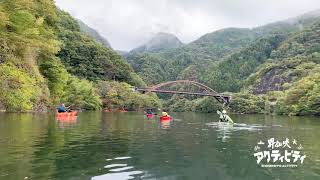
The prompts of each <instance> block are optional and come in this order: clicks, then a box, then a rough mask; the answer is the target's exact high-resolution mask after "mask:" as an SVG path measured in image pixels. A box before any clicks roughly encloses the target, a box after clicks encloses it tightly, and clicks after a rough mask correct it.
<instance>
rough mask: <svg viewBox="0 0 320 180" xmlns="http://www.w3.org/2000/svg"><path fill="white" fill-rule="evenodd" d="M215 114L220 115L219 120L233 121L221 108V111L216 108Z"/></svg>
mask: <svg viewBox="0 0 320 180" xmlns="http://www.w3.org/2000/svg"><path fill="white" fill-rule="evenodd" d="M217 114H218V115H219V116H220V117H219V118H220V122H227V123H233V121H232V119H231V118H230V117H229V116H228V115H227V111H226V110H222V113H221V112H220V111H219V110H218V111H217Z"/></svg>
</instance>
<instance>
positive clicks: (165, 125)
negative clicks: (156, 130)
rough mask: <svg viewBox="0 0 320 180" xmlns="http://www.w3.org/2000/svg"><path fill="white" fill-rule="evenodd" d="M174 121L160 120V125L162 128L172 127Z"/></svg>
mask: <svg viewBox="0 0 320 180" xmlns="http://www.w3.org/2000/svg"><path fill="white" fill-rule="evenodd" d="M172 121H173V120H164V121H160V127H161V129H170V127H171V123H172Z"/></svg>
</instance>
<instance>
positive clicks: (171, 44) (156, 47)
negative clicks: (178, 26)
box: [130, 32, 183, 54]
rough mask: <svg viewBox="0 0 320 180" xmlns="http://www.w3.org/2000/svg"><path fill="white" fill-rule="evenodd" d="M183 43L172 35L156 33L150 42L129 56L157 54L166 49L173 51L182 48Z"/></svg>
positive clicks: (131, 52)
mask: <svg viewBox="0 0 320 180" xmlns="http://www.w3.org/2000/svg"><path fill="white" fill-rule="evenodd" d="M182 45H183V43H182V42H181V41H180V40H179V39H178V38H177V37H176V36H175V35H173V34H169V33H163V32H160V33H157V34H156V35H155V36H154V37H153V38H152V39H151V40H149V41H148V42H147V43H145V44H144V45H142V46H140V47H138V48H135V49H133V50H131V51H130V54H136V53H145V52H159V51H163V50H167V49H173V48H177V47H180V46H182Z"/></svg>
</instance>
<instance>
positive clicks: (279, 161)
mask: <svg viewBox="0 0 320 180" xmlns="http://www.w3.org/2000/svg"><path fill="white" fill-rule="evenodd" d="M302 150H303V147H302V145H301V144H300V143H298V142H297V140H296V139H292V140H290V139H288V138H286V139H284V140H277V139H275V138H270V139H268V140H267V141H266V142H264V141H261V140H260V141H259V142H258V143H257V145H256V146H255V147H254V151H255V153H254V154H253V155H254V157H255V158H256V159H257V164H260V165H261V167H297V166H298V165H301V164H303V162H304V159H305V158H306V155H305V154H303V153H302V152H301V151H302Z"/></svg>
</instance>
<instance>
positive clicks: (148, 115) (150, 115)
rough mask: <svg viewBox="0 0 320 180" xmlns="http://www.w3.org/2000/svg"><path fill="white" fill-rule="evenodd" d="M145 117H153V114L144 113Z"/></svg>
mask: <svg viewBox="0 0 320 180" xmlns="http://www.w3.org/2000/svg"><path fill="white" fill-rule="evenodd" d="M146 116H147V118H153V117H154V115H153V114H146Z"/></svg>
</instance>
